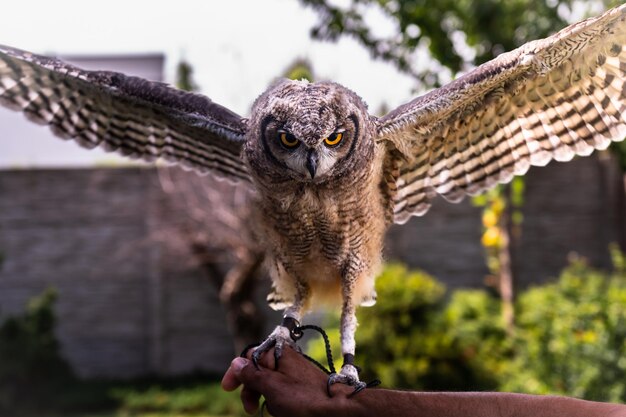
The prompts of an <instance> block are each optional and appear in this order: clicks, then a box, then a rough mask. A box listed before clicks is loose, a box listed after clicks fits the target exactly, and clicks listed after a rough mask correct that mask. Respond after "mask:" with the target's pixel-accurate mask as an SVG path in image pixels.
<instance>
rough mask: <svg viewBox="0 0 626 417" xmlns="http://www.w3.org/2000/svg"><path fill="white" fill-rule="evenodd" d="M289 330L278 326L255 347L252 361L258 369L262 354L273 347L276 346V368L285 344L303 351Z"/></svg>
mask: <svg viewBox="0 0 626 417" xmlns="http://www.w3.org/2000/svg"><path fill="white" fill-rule="evenodd" d="M289 332H290V331H289V329H288V328H287V327H285V326H277V327H276V328H275V329H274V331H273V332H272V333H271V334H270V335H269V336H268V337H267V339H265V341H263V343H261V344H260V345H259V346H257V347H256V348H255V349H254V352H252V363H253V364H254V366H255V367H256V368H257V369H259V360H260V359H261V355H262V354H264V353H265V352H268V351H269V350H270V349H271V348H274V361H275V362H274V369H278V360H279V359H280V357H281V356H282V354H283V348H284V346H285V345H289V346H291V347H293V349H294V350H296V351H297V352H301V350H300V348H299V347H298V345H296V342H294V341H293V340H292V339H291V336H290V333H289Z"/></svg>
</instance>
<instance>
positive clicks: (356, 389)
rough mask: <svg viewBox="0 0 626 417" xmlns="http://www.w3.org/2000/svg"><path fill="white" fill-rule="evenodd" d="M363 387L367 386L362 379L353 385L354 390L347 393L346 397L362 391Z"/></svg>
mask: <svg viewBox="0 0 626 417" xmlns="http://www.w3.org/2000/svg"><path fill="white" fill-rule="evenodd" d="M365 388H367V384H366V383H365V382H363V381H359V382H358V383H357V384H356V385H355V386H354V391H352V392H351V393H350V394H348V398H350V397H352V396H353V395H356V394H358V393H359V392H361V391H363V390H364V389H365Z"/></svg>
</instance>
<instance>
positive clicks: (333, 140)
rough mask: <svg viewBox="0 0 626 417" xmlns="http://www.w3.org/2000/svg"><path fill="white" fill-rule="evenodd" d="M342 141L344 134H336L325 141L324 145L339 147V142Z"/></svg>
mask: <svg viewBox="0 0 626 417" xmlns="http://www.w3.org/2000/svg"><path fill="white" fill-rule="evenodd" d="M341 139H343V133H341V132H335V133H333V134H332V135H330V136H329V137H327V138H326V139H324V143H325V144H326V146H337V145H339V142H341Z"/></svg>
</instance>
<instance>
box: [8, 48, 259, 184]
mask: <svg viewBox="0 0 626 417" xmlns="http://www.w3.org/2000/svg"><path fill="white" fill-rule="evenodd" d="M0 104H2V105H4V106H6V107H9V108H12V109H15V110H18V111H22V112H24V114H25V115H26V116H27V117H28V118H29V119H30V120H32V121H34V122H37V123H42V124H47V125H49V126H50V128H51V129H52V131H53V132H54V133H55V134H57V135H58V136H60V137H62V138H66V139H67V138H72V139H74V140H75V141H76V142H78V143H79V144H80V145H82V146H84V147H86V148H94V147H96V146H100V147H102V148H104V149H105V150H107V151H116V152H118V153H121V154H122V155H125V156H128V157H130V158H141V159H144V160H148V161H152V160H155V159H156V158H159V157H161V158H163V159H165V160H167V161H169V162H174V163H178V164H181V165H183V166H185V167H189V168H192V169H194V170H196V171H198V172H200V173H206V172H212V173H215V174H217V175H220V176H224V177H227V178H231V179H236V180H248V173H247V170H246V168H245V166H244V164H243V161H242V159H241V157H240V153H241V148H242V146H243V144H244V134H245V130H246V123H245V120H244V119H242V118H241V117H240V116H238V115H236V114H235V113H233V112H231V111H230V110H228V109H226V108H224V107H222V106H220V105H218V104H216V103H213V102H212V101H211V100H210V99H208V98H207V97H204V96H202V95H198V94H193V93H188V92H185V91H181V90H176V89H174V88H171V87H169V86H167V85H166V84H163V83H157V82H151V81H147V80H144V79H142V78H138V77H130V76H126V75H124V74H120V73H116V72H109V71H85V70H82V69H80V68H76V67H74V66H71V65H68V64H66V63H64V62H62V61H59V60H56V59H51V58H47V57H44V56H39V55H35V54H31V53H29V52H25V51H20V50H18V49H14V48H10V47H6V46H2V45H0Z"/></svg>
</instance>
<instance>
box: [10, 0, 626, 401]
mask: <svg viewBox="0 0 626 417" xmlns="http://www.w3.org/2000/svg"><path fill="white" fill-rule="evenodd" d="M625 43H626V6H625V5H622V6H619V7H617V8H614V9H612V10H609V11H607V12H606V13H604V14H603V15H601V16H599V17H596V18H591V19H588V20H585V21H583V22H580V23H577V24H574V25H571V26H569V27H567V28H565V29H563V30H562V31H560V32H558V33H556V34H555V35H553V36H551V37H548V38H546V39H542V40H537V41H533V42H530V43H527V44H526V45H523V46H522V47H520V48H518V49H516V50H514V51H511V52H508V53H504V54H502V55H500V56H499V57H497V58H496V59H494V60H492V61H490V62H487V63H485V64H483V65H481V66H479V67H477V68H476V69H474V70H473V71H471V72H469V73H467V74H465V75H463V76H461V77H460V78H458V79H456V80H455V81H453V82H451V83H450V84H448V85H446V86H444V87H442V88H439V89H435V90H433V91H430V92H429V93H427V94H425V95H422V96H420V97H417V98H415V99H414V100H412V101H410V102H408V103H406V104H404V105H401V106H400V107H398V108H396V109H395V110H393V111H391V112H390V113H389V114H387V115H385V116H383V117H380V118H379V117H375V116H373V115H371V114H369V113H368V110H367V106H366V104H365V103H364V102H363V100H362V99H361V98H360V97H359V96H358V95H357V94H355V93H354V92H352V91H350V90H349V89H347V88H345V87H343V86H341V85H339V84H336V83H333V82H319V83H309V82H306V81H289V80H285V81H281V82H278V83H276V84H275V85H273V86H271V87H270V88H269V89H268V90H267V91H265V92H264V93H263V94H261V96H260V97H259V98H258V99H257V100H256V101H255V102H254V104H253V106H252V109H251V112H250V117H249V118H243V117H240V116H239V115H237V114H235V113H233V112H232V111H230V110H228V109H226V108H225V107H223V106H220V105H219V104H216V103H214V102H212V101H211V100H210V99H208V98H207V97H204V96H202V95H198V94H193V93H188V92H183V91H178V90H176V89H173V88H171V87H169V86H167V85H165V84H161V83H155V82H150V81H146V80H143V79H140V78H136V77H130V76H125V75H123V74H120V73H114V72H106V71H84V70H81V69H79V68H76V67H73V66H71V65H68V64H65V63H63V62H61V61H59V60H56V59H51V58H47V57H43V56H39V55H35V54H32V53H29V52H25V51H21V50H18V49H14V48H10V47H6V46H0V103H1V104H2V105H4V106H7V107H10V108H13V109H16V110H18V111H22V112H23V113H24V114H25V115H26V117H27V118H29V119H30V120H32V121H34V122H37V123H41V124H44V125H48V126H49V127H50V128H51V129H52V130H53V131H54V132H55V133H56V134H57V135H58V136H60V137H61V138H65V139H70V138H71V139H73V140H75V141H77V142H78V143H79V144H80V145H82V146H84V147H86V148H94V147H98V146H99V147H101V148H104V149H105V150H107V151H115V152H119V153H121V154H122V155H125V156H127V157H129V158H140V159H144V160H148V161H153V160H156V159H159V158H161V159H163V160H165V161H167V162H170V163H174V164H180V165H182V166H183V167H187V168H189V169H192V170H195V171H197V172H198V173H200V174H206V173H211V174H212V175H216V176H218V177H222V178H226V179H229V180H233V181H239V182H241V183H245V184H247V185H248V186H249V187H251V189H252V190H253V192H254V203H253V204H255V206H256V210H255V213H256V218H255V219H254V221H253V222H252V223H253V224H255V225H256V234H257V236H258V238H259V239H260V241H262V242H263V245H264V246H265V247H266V248H267V253H268V255H267V266H268V268H269V271H270V275H271V277H272V281H273V291H272V293H271V294H270V296H269V301H270V302H271V304H272V306H273V307H275V308H280V309H284V318H283V321H282V323H281V325H279V326H277V327H276V329H275V330H274V331H273V332H272V333H271V334H270V335H269V336H268V337H267V339H266V340H265V341H264V342H263V343H262V344H261V345H260V346H258V347H257V348H256V350H255V351H254V353H253V360H255V361H256V360H258V358H259V355H262V354H264V353H265V352H268V351H269V350H270V349H271V348H275V350H274V353H275V355H276V356H277V358H278V357H280V353H281V350H282V349H283V348H284V346H286V345H294V344H295V342H294V340H293V339H292V334H293V330H294V329H295V328H296V327H297V326H298V323H299V320H300V319H301V317H302V315H303V314H304V313H305V312H306V311H307V310H308V309H309V308H312V307H315V306H318V305H319V304H320V303H329V304H331V305H336V306H340V309H341V325H340V330H341V348H342V352H343V359H344V363H343V366H342V368H341V371H340V372H339V373H336V374H332V375H331V376H330V377H329V385H330V384H334V383H345V384H349V385H351V386H353V387H354V389H355V391H356V390H360V389H362V388H363V387H364V386H365V384H364V383H363V382H362V381H360V380H359V376H358V372H357V368H356V367H355V366H354V354H355V339H354V335H355V331H356V328H357V320H356V316H355V311H356V308H357V306H359V305H371V304H373V303H374V302H375V300H376V292H375V290H374V279H375V277H376V275H377V273H378V271H379V270H380V267H381V251H382V245H383V237H384V234H385V231H386V229H387V228H388V227H389V226H390V225H391V224H392V223H405V222H406V221H407V220H408V219H409V218H410V217H411V216H414V215H417V216H421V215H423V214H425V213H426V212H427V211H428V209H429V207H430V205H431V201H432V200H433V199H434V198H435V197H436V196H438V195H440V196H442V197H443V198H445V199H446V200H448V201H451V202H458V201H460V200H462V199H463V198H464V197H465V196H468V195H469V196H473V195H476V194H479V193H481V192H483V191H485V190H488V189H490V188H492V187H494V186H495V185H496V184H499V183H507V182H509V181H510V180H511V179H512V178H513V177H514V176H515V175H522V174H524V173H525V172H526V171H527V170H528V169H529V168H530V166H533V165H534V166H543V165H546V164H547V163H548V162H550V161H552V160H557V161H569V160H571V159H572V158H574V157H575V156H576V155H580V156H586V155H589V154H590V153H591V152H592V151H593V150H594V149H604V148H606V147H607V146H608V145H609V144H610V143H611V141H613V140H615V141H617V140H621V139H623V138H624V136H625V135H626V111H625V110H626V49H625V47H624V45H625Z"/></svg>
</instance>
